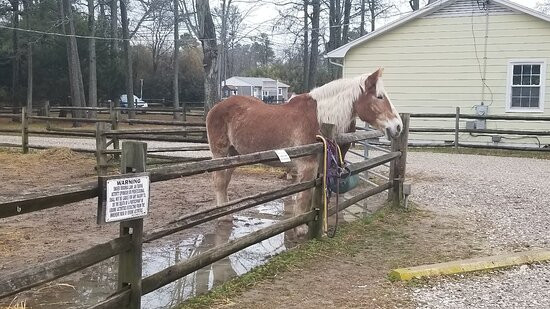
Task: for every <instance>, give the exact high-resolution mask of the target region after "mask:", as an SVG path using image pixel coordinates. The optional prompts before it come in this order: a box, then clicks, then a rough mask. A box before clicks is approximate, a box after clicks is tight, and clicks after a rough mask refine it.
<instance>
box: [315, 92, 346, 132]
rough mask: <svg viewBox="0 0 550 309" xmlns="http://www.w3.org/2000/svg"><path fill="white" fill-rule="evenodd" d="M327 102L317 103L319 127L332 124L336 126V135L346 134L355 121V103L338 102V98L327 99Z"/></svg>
mask: <svg viewBox="0 0 550 309" xmlns="http://www.w3.org/2000/svg"><path fill="white" fill-rule="evenodd" d="M325 100H326V101H323V100H320V101H321V102H319V101H318V102H317V119H318V120H319V125H321V124H322V123H331V124H334V125H335V127H336V133H345V132H346V131H347V130H348V129H349V127H350V125H351V123H352V122H353V119H355V111H354V110H353V103H349V102H342V101H338V99H337V98H336V99H331V98H327V99H325ZM346 103H348V104H346Z"/></svg>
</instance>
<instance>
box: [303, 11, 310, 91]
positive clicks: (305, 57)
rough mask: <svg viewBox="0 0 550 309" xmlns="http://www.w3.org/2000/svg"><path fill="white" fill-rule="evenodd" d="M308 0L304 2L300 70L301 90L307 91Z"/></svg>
mask: <svg viewBox="0 0 550 309" xmlns="http://www.w3.org/2000/svg"><path fill="white" fill-rule="evenodd" d="M308 7H309V0H304V29H303V31H304V42H303V63H304V64H303V65H304V68H303V70H302V74H303V75H302V88H303V90H307V89H308V83H309V80H308V77H307V76H308V73H309V13H308Z"/></svg>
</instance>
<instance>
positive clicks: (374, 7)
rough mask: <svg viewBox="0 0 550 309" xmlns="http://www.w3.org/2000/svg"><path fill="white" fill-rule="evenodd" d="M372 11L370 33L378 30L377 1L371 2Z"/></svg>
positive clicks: (370, 8)
mask: <svg viewBox="0 0 550 309" xmlns="http://www.w3.org/2000/svg"><path fill="white" fill-rule="evenodd" d="M369 11H370V31H371V32H373V31H374V30H375V29H376V1H375V0H369Z"/></svg>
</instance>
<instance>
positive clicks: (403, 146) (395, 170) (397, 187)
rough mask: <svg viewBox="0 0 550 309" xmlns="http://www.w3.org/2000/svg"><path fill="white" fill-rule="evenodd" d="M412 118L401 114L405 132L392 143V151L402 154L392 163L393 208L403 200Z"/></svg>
mask: <svg viewBox="0 0 550 309" xmlns="http://www.w3.org/2000/svg"><path fill="white" fill-rule="evenodd" d="M410 117H411V115H410V114H401V120H402V121H403V131H402V132H401V135H399V137H398V138H396V139H392V141H391V151H392V152H394V151H400V152H401V156H400V157H399V158H397V159H395V160H393V161H391V163H390V182H392V184H393V186H392V189H391V191H390V192H388V195H389V198H390V199H391V200H392V206H393V207H399V206H400V205H401V201H402V200H403V182H404V181H405V170H406V166H407V146H408V142H409V122H410Z"/></svg>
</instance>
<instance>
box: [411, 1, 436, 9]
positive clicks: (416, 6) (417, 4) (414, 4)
mask: <svg viewBox="0 0 550 309" xmlns="http://www.w3.org/2000/svg"><path fill="white" fill-rule="evenodd" d="M431 2H432V1H430V3H431ZM409 5H410V6H411V9H412V10H413V11H418V9H419V8H420V0H409Z"/></svg>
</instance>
